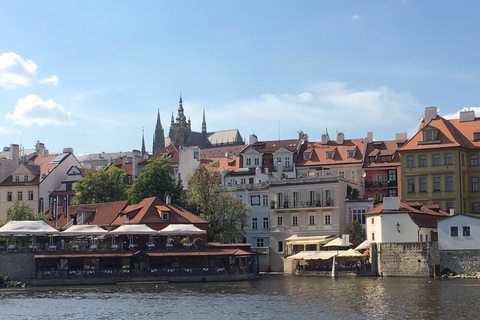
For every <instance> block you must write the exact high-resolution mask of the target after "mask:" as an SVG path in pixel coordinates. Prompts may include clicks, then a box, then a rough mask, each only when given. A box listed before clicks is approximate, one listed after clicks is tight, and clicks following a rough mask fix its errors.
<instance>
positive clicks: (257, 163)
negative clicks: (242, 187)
mask: <svg viewBox="0 0 480 320" xmlns="http://www.w3.org/2000/svg"><path fill="white" fill-rule="evenodd" d="M253 160H254V164H255V165H256V166H258V165H260V159H259V158H254V159H253ZM262 240H263V239H262Z"/></svg>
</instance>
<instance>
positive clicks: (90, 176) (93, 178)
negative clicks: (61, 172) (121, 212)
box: [74, 166, 127, 204]
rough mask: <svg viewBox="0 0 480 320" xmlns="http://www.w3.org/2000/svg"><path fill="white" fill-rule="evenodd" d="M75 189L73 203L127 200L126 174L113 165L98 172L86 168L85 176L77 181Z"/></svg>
mask: <svg viewBox="0 0 480 320" xmlns="http://www.w3.org/2000/svg"><path fill="white" fill-rule="evenodd" d="M75 189H76V191H77V195H76V196H75V201H74V204H87V203H105V202H115V201H122V200H127V175H126V174H125V171H124V170H121V169H119V168H117V167H114V166H112V167H111V168H108V169H107V170H100V171H98V172H95V171H93V170H88V171H87V174H86V176H85V177H84V178H83V179H82V180H79V181H77V183H76V184H75Z"/></svg>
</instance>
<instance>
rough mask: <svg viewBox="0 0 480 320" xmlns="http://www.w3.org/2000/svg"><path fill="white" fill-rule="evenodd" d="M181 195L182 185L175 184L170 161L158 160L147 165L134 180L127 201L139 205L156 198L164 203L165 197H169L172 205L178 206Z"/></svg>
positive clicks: (179, 183)
mask: <svg viewBox="0 0 480 320" xmlns="http://www.w3.org/2000/svg"><path fill="white" fill-rule="evenodd" d="M182 194H183V188H182V183H181V182H180V181H178V182H176V181H175V179H174V178H173V169H172V162H171V160H170V159H167V158H160V159H156V160H153V161H151V162H150V163H148V164H147V166H146V167H145V169H144V170H143V171H142V173H141V174H140V176H138V178H137V179H135V181H134V182H133V185H132V188H131V189H130V191H129V195H128V199H129V200H130V202H132V203H139V202H140V201H142V200H143V199H145V198H150V197H157V198H159V199H161V200H163V201H165V198H166V196H167V195H169V196H171V197H172V201H173V202H174V203H177V204H179V203H180V202H181V199H182Z"/></svg>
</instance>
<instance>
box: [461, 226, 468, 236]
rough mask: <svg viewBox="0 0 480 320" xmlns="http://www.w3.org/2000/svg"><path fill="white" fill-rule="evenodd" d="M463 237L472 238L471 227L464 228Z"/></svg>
mask: <svg viewBox="0 0 480 320" xmlns="http://www.w3.org/2000/svg"><path fill="white" fill-rule="evenodd" d="M462 229H463V236H464V237H470V227H463V228H462Z"/></svg>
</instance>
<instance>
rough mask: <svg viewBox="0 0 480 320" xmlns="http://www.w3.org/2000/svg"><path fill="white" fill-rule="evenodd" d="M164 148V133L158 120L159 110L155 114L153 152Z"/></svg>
mask: <svg viewBox="0 0 480 320" xmlns="http://www.w3.org/2000/svg"><path fill="white" fill-rule="evenodd" d="M164 148H165V134H164V132H163V128H162V121H161V120H160V110H158V115H157V125H156V126H155V134H154V135H153V154H155V153H157V152H159V151H160V150H162V149H164Z"/></svg>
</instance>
